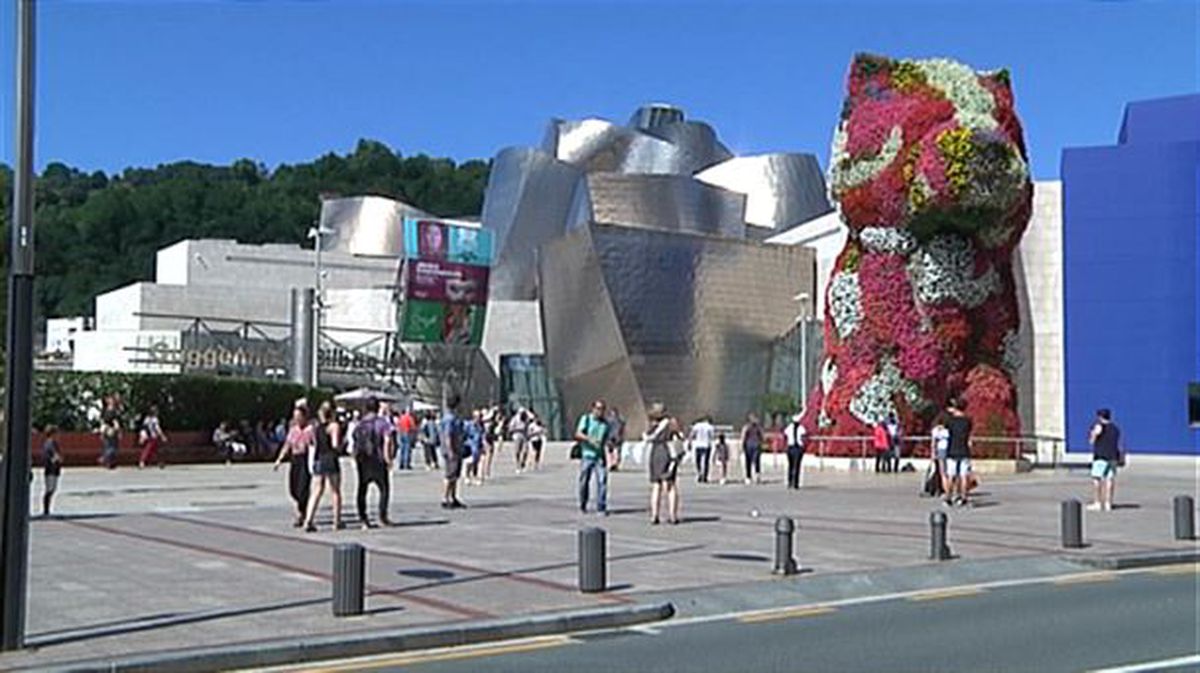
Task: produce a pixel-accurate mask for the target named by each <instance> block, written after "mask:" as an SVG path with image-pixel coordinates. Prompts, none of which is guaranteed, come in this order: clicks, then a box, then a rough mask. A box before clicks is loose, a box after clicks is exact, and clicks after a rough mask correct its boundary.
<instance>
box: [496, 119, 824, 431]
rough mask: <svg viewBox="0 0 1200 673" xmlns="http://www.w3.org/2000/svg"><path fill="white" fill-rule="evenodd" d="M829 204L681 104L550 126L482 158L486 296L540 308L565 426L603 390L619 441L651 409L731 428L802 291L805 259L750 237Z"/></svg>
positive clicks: (793, 165)
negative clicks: (531, 140) (491, 239)
mask: <svg viewBox="0 0 1200 673" xmlns="http://www.w3.org/2000/svg"><path fill="white" fill-rule="evenodd" d="M829 210H830V206H829V202H828V200H827V199H826V197H825V183H824V179H823V177H822V174H821V172H820V168H819V167H818V166H817V164H816V160H815V159H814V158H813V157H812V156H811V155H804V154H772V155H765V156H760V157H744V158H738V157H734V156H733V154H732V153H731V152H730V151H729V149H728V148H727V147H725V145H723V144H722V143H721V142H720V140H719V139H718V137H717V134H716V132H715V131H714V130H713V129H712V127H710V126H709V125H707V124H705V123H703V122H698V121H691V120H687V119H686V118H685V115H684V112H683V111H682V110H680V109H679V108H676V107H672V106H669V105H649V106H645V107H642V108H640V109H638V110H637V111H636V112H634V114H633V116H632V118H631V119H630V122H629V123H628V124H627V125H625V126H620V125H617V124H614V123H612V122H609V121H606V120H602V119H583V120H575V121H566V120H557V119H556V120H553V121H551V122H550V125H549V127H548V128H547V131H546V134H545V137H544V140H543V142H542V145H541V148H540V149H535V148H524V149H518V148H509V149H506V150H504V151H502V152H501V153H500V154H499V155H497V157H496V159H495V161H494V163H493V168H492V174H491V177H490V178H489V180H488V186H487V191H486V193H485V196H484V209H483V226H484V227H486V228H490V229H492V230H493V231H494V232H495V235H496V241H497V250H498V255H497V260H496V265H495V268H494V270H493V275H492V283H493V285H492V294H493V297H494V298H496V299H501V300H529V299H538V300H539V301H540V303H541V309H542V310H541V316H542V320H541V323H542V324H541V325H540V328H541V330H542V334H541V337H542V339H541V342H542V343H544V344H545V348H546V364H547V367H548V369H549V372H550V374H551V376H552V377H553V378H554V380H555V383H556V385H557V387H558V389H559V391H560V392H561V394H562V396H563V398H564V403H565V408H566V410H567V413H568V417H570V415H571V414H574V413H577V412H578V411H580V410H582V409H584V408H586V406H587V404H588V403H589V402H590V401H591V399H593V398H595V397H605V398H606V399H607V400H608V401H609V403H610V404H612V405H613V406H615V407H617V408H619V409H620V410H621V412H622V414H623V415H624V416H625V417H626V418H627V419H628V420H629V423H630V425H629V429H630V431H631V432H638V431H640V429H641V427H642V425H643V424H644V421H645V410H646V406H647V404H648V403H649V402H652V401H655V400H661V401H663V402H665V403H666V404H667V405H668V406H669V407H670V408H671V409H672V411H673V412H674V413H677V414H679V415H680V416H681V417H683V418H686V419H689V420H690V419H692V418H694V417H696V416H699V415H700V414H704V413H711V414H713V415H714V416H715V417H716V418H717V419H718V420H720V421H723V422H734V421H735V420H736V419H738V418H741V417H742V416H743V415H744V414H745V413H746V412H747V411H748V410H751V409H754V408H757V407H758V406H759V403H760V400H761V398H762V396H763V395H764V394H765V393H767V392H768V391H769V382H770V379H771V369H772V366H773V358H772V352H773V351H774V350H778V344H779V340H780V339H781V338H782V337H784V335H786V334H787V333H788V331H789V330H790V329H791V328H792V325H793V323H794V322H795V319H796V317H797V315H798V314H799V312H800V307H799V306H798V305H797V304H796V302H795V301H794V299H793V298H794V297H795V296H796V295H798V294H800V293H801V292H807V293H808V294H809V296H810V297H811V296H815V284H814V282H815V262H814V256H813V253H812V251H810V250H808V249H806V248H801V247H785V246H773V245H766V244H764V243H761V242H758V241H757V240H756V239H761V238H765V237H766V235H768V234H769V233H771V232H773V231H777V230H782V229H785V228H787V227H789V226H791V225H794V224H796V223H798V222H801V221H804V220H806V219H809V218H811V217H812V216H813V215H816V214H820V213H823V212H827V211H829ZM538 327H539V326H536V325H535V326H530V328H531V329H537V328H538Z"/></svg>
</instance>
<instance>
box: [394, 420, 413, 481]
mask: <svg viewBox="0 0 1200 673" xmlns="http://www.w3.org/2000/svg"><path fill="white" fill-rule="evenodd" d="M396 431H397V435H398V437H399V440H400V459H399V461H398V466H397V467H398V468H399V469H401V470H411V469H412V451H413V445H414V444H416V441H417V419H416V418H415V417H414V416H413V413H412V410H411V409H405V410H404V413H402V414H400V418H399V419H397V421H396Z"/></svg>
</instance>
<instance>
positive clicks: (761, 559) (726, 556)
mask: <svg viewBox="0 0 1200 673" xmlns="http://www.w3.org/2000/svg"><path fill="white" fill-rule="evenodd" d="M712 557H713V558H715V559H717V560H719V561H746V562H748V563H765V562H768V561H770V560H771V559H769V558H767V557H766V556H763V555H762V554H730V553H724V552H722V553H718V554H713V555H712Z"/></svg>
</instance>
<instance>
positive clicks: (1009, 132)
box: [806, 55, 1033, 437]
mask: <svg viewBox="0 0 1200 673" xmlns="http://www.w3.org/2000/svg"><path fill="white" fill-rule="evenodd" d="M829 182H830V191H831V193H832V195H833V197H834V199H835V200H836V201H837V202H838V204H839V206H840V211H841V216H842V221H843V222H845V224H846V225H847V227H848V229H849V232H848V233H849V236H848V240H847V242H846V246H845V248H844V249H843V251H842V253H841V254H840V255H839V256H838V259H837V261H836V262H835V265H834V269H833V275H832V277H831V279H830V283H829V289H828V296H827V297H826V302H827V303H826V307H827V308H826V312H825V316H826V319H825V341H824V343H825V360H824V362H823V363H822V367H821V383H820V385H818V386H817V387H816V389H815V390H814V391H813V394H812V395H811V396H810V399H811V400H813V403H812V404H811V405H810V408H809V409H808V410H807V412H806V413H807V418H806V423H807V425H808V428H809V429H810V430H811V431H813V432H814V434H826V435H840V436H848V435H864V434H867V433H868V431H869V430H870V428H871V426H874V425H877V424H879V423H881V422H883V421H884V420H885V419H886V418H887V417H888V416H889V415H891V414H895V415H896V416H897V417H898V418H899V420H900V421H901V423H903V425H904V427H905V429H906V430H907V431H908V433H909V434H919V433H924V432H926V431H927V430H928V429H929V427H930V426H931V424H932V423H933V421H934V419H935V417H936V416H937V414H938V413H939V411H940V410H941V409H942V407H943V405H944V404H945V403H946V401H947V399H948V398H950V397H961V398H962V399H963V400H964V401H965V402H966V405H967V413H968V414H969V415H970V416H971V417H972V418H973V420H974V423H975V433H976V436H991V437H996V436H1000V437H1007V436H1014V435H1017V434H1019V433H1020V421H1019V418H1018V416H1017V400H1016V386H1015V384H1014V382H1013V376H1014V374H1015V373H1016V371H1017V369H1018V368H1019V367H1020V364H1021V363H1020V359H1019V358H1020V353H1019V350H1018V339H1017V334H1018V329H1019V327H1020V316H1019V313H1018V311H1017V300H1016V293H1015V289H1014V283H1013V272H1012V257H1013V250H1014V249H1015V248H1016V246H1017V244H1018V243H1019V242H1020V240H1021V235H1022V234H1023V233H1024V231H1025V227H1026V226H1027V224H1028V221H1029V213H1030V207H1031V199H1032V193H1033V191H1032V190H1033V188H1032V183H1031V182H1030V180H1029V170H1028V165H1027V163H1026V155H1025V145H1024V141H1023V139H1022V132H1021V125H1020V122H1019V121H1018V119H1017V114H1016V110H1015V108H1014V104H1013V94H1012V87H1011V82H1010V81H1009V77H1008V74H1007V73H1006V72H1004V71H999V72H983V73H979V72H975V71H973V70H971V69H970V68H969V67H967V66H966V65H963V64H961V63H957V62H954V61H948V60H944V59H933V60H927V61H906V60H892V59H888V58H884V57H879V56H870V55H860V56H858V57H856V58H855V59H854V62H853V63H852V64H851V67H850V74H849V77H848V78H847V92H846V102H845V106H844V108H843V110H842V117H841V120H840V122H839V124H838V127H837V130H836V132H835V135H834V143H833V149H832V156H831V159H830V173H829Z"/></svg>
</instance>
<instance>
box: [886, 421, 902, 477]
mask: <svg viewBox="0 0 1200 673" xmlns="http://www.w3.org/2000/svg"><path fill="white" fill-rule="evenodd" d="M883 429H884V430H885V431H886V432H887V442H888V453H887V468H888V469H887V471H888V472H890V473H892V474H899V473H900V456H901V454H902V447H903V441H904V429H903V428H902V427H901V426H900V421H899V420H898V419H897V418H896V414H895V413H894V412H893V413H889V414H888V417H887V421H885V422H884V424H883Z"/></svg>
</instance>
